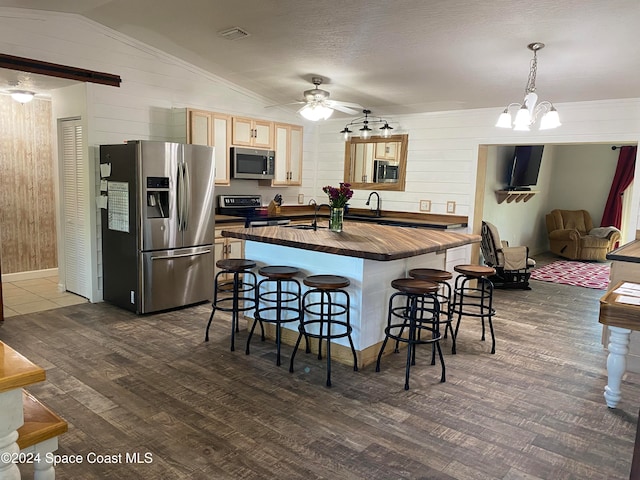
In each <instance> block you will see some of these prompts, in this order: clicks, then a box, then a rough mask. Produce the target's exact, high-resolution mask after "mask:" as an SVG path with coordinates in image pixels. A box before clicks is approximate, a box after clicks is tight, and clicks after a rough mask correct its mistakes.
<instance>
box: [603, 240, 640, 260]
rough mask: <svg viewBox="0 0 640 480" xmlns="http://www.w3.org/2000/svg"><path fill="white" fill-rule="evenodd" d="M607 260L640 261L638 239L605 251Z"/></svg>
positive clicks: (639, 241) (639, 243)
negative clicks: (610, 250)
mask: <svg viewBox="0 0 640 480" xmlns="http://www.w3.org/2000/svg"><path fill="white" fill-rule="evenodd" d="M607 260H618V261H620V262H631V263H640V240H633V241H631V242H629V243H627V244H626V245H622V246H621V247H618V248H616V249H615V250H613V251H612V252H609V253H607Z"/></svg>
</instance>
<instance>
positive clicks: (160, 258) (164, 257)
mask: <svg viewBox="0 0 640 480" xmlns="http://www.w3.org/2000/svg"><path fill="white" fill-rule="evenodd" d="M207 253H211V250H203V251H201V252H197V253H183V254H181V255H165V256H163V257H151V260H152V261H155V260H173V259H175V258H185V257H195V256H197V255H206V254H207Z"/></svg>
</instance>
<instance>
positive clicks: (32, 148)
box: [0, 95, 58, 274]
mask: <svg viewBox="0 0 640 480" xmlns="http://www.w3.org/2000/svg"><path fill="white" fill-rule="evenodd" d="M51 122H52V120H51V102H50V101H47V100H41V99H34V100H33V101H32V102H30V103H27V104H24V105H22V104H20V103H18V102H16V101H15V100H13V99H12V98H11V97H10V96H8V95H0V261H1V262H2V272H3V273H5V274H6V273H16V272H27V271H32V270H43V269H47V268H56V267H57V266H58V259H57V246H56V218H55V208H56V207H55V194H54V166H53V153H52V146H51V135H52V131H51V125H52V123H51Z"/></svg>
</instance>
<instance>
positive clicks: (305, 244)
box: [222, 222, 480, 261]
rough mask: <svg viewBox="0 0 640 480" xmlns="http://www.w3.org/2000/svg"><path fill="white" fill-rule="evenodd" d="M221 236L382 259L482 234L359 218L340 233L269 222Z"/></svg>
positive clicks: (466, 240) (227, 230) (441, 247)
mask: <svg viewBox="0 0 640 480" xmlns="http://www.w3.org/2000/svg"><path fill="white" fill-rule="evenodd" d="M222 236H223V237H233V238H240V239H242V240H251V241H255V242H263V243H272V244H276V245H283V246H287V247H294V248H300V249H303V250H312V251H315V252H325V253H332V254H335V255H345V256H348V257H358V258H366V259H370V260H380V261H389V260H397V259H400V258H408V257H413V256H416V255H422V254H425V253H430V252H439V251H443V250H447V249H449V248H453V247H459V246H462V245H467V244H469V243H476V242H479V241H480V235H473V234H466V233H453V232H447V231H443V230H431V229H426V228H421V229H417V228H407V227H396V226H389V225H377V224H374V223H359V222H348V223H347V222H345V225H344V230H343V231H342V232H340V233H336V232H331V231H329V229H327V228H318V230H317V231H314V230H300V229H297V228H289V227H286V226H284V227H283V226H280V227H278V226H270V227H253V228H224V230H222Z"/></svg>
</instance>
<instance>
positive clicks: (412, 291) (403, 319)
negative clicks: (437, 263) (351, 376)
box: [376, 278, 445, 390]
mask: <svg viewBox="0 0 640 480" xmlns="http://www.w3.org/2000/svg"><path fill="white" fill-rule="evenodd" d="M391 286H392V287H393V288H394V289H396V290H398V291H397V292H395V293H394V294H392V295H391V297H390V298H389V312H388V315H387V327H386V328H385V329H384V333H385V337H384V341H383V342H382V346H381V347H380V352H378V360H377V362H376V372H379V371H380V360H381V359H382V354H383V352H384V348H385V347H386V345H387V341H388V340H389V339H392V340H395V341H396V342H404V343H406V344H407V365H406V368H405V379H404V389H405V390H409V372H410V370H411V365H415V364H416V345H420V344H429V343H431V344H432V345H435V348H436V349H437V351H438V356H439V357H440V365H441V366H442V374H441V376H440V382H444V381H445V366H444V357H443V356H442V349H441V348H440V338H441V335H440V319H439V315H440V302H439V301H438V297H437V292H438V290H439V289H440V285H439V284H437V283H435V282H427V281H425V280H418V279H416V278H398V279H396V280H393V281H392V282H391ZM396 299H399V300H403V299H404V300H405V301H404V302H402V301H401V302H398V301H397V300H396ZM398 304H399V305H398ZM405 328H408V333H407V335H406V336H405V335H403V333H404V330H405ZM423 331H425V332H428V333H429V334H430V335H428V336H425V337H426V338H422V335H421V333H422V332H423ZM433 363H435V362H433Z"/></svg>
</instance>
